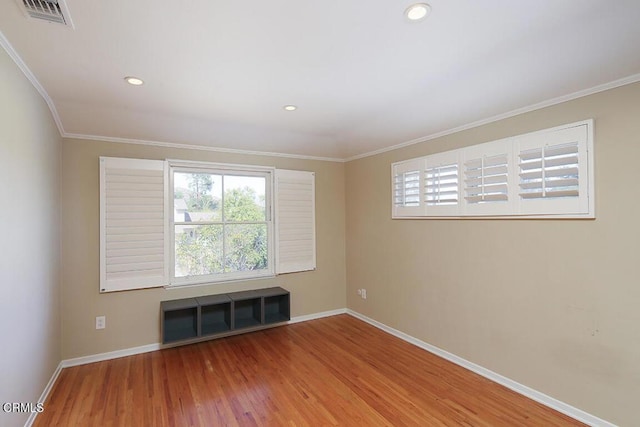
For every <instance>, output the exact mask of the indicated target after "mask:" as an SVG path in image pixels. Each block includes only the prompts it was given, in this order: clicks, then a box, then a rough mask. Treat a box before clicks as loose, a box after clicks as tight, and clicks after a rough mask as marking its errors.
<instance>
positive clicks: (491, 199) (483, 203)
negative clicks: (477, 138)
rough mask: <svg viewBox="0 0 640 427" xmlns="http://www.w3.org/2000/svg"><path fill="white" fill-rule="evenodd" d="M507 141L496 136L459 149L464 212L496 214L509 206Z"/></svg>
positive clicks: (508, 149)
mask: <svg viewBox="0 0 640 427" xmlns="http://www.w3.org/2000/svg"><path fill="white" fill-rule="evenodd" d="M511 150H512V147H511V141H509V140H500V141H494V142H489V143H484V144H479V145H476V146H472V147H468V148H466V149H464V150H463V159H464V160H463V168H464V183H463V188H464V190H463V193H464V200H465V205H464V212H465V213H466V214H467V215H498V214H501V213H505V210H510V208H511V206H510V203H509V202H510V201H511V198H512V197H511V196H510V190H511V187H512V185H510V180H511V173H512V169H513V167H512V165H511V164H510V163H511V157H512V156H511Z"/></svg>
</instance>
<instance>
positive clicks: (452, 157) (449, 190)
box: [423, 151, 460, 216]
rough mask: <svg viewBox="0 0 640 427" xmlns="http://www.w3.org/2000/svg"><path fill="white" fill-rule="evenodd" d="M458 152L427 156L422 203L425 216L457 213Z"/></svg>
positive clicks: (458, 193) (458, 184) (458, 190)
mask: <svg viewBox="0 0 640 427" xmlns="http://www.w3.org/2000/svg"><path fill="white" fill-rule="evenodd" d="M458 157H459V156H458V152H457V151H453V152H447V153H441V154H435V155H431V156H428V157H427V158H426V159H425V170H424V186H423V188H424V204H425V214H426V215H427V216H438V215H459V214H460V212H459V202H460V165H459V163H460V162H459V159H458Z"/></svg>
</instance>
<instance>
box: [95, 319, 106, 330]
mask: <svg viewBox="0 0 640 427" xmlns="http://www.w3.org/2000/svg"><path fill="white" fill-rule="evenodd" d="M106 327H107V316H98V317H96V329H104V328H106Z"/></svg>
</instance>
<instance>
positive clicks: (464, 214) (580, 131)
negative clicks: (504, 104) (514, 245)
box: [391, 119, 595, 219]
mask: <svg viewBox="0 0 640 427" xmlns="http://www.w3.org/2000/svg"><path fill="white" fill-rule="evenodd" d="M593 135H594V121H593V119H588V120H583V121H580V122H576V123H570V124H566V125H562V126H557V127H554V128H549V129H543V130H540V131H536V132H531V133H527V134H522V135H517V136H514V137H509V138H504V139H500V140H496V141H490V142H485V143H481V144H475V145H470V146H468V147H464V148H459V149H456V150H449V151H445V152H441V153H435V154H432V155H428V156H423V157H419V158H413V159H407V160H403V161H399V162H395V163H392V164H391V218H392V219H412V218H413V219H430V218H433V219H446V218H450V219H456V218H461V219H473V218H478V219H487V218H489V219H491V218H498V219H526V218H535V219H545V218H575V219H579V218H586V219H593V218H595V188H594V184H595V178H594V173H595V166H594V148H593V140H594V138H593ZM572 143H576V144H577V146H578V155H577V156H578V180H579V183H578V187H579V191H578V195H577V196H575V198H573V197H555V198H553V197H550V198H544V199H539V200H538V199H535V200H532V199H527V200H524V197H522V195H521V194H520V191H519V190H520V164H519V163H518V160H519V156H520V154H521V153H522V152H524V151H526V150H529V149H531V148H532V147H545V148H544V149H545V150H546V148H547V147H548V148H555V147H558V146H561V145H569V144H572ZM456 156H457V158H458V179H459V182H458V185H459V193H458V203H457V204H450V205H447V206H441V207H442V208H444V209H434V207H435V206H428V204H427V203H426V202H427V200H426V197H425V196H424V194H425V192H426V186H425V185H424V181H423V180H424V175H425V173H426V171H427V170H428V168H429V167H430V166H429V165H432V164H437V163H438V162H439V161H440V159H442V158H455V157H456ZM494 156H505V157H506V161H507V163H506V169H507V172H506V174H507V177H506V183H507V184H506V186H507V189H506V195H507V200H506V201H497V202H491V201H487V202H481V203H475V202H471V201H468V200H467V198H466V197H467V191H466V190H467V185H466V182H465V179H466V178H467V177H466V163H468V162H471V161H477V160H479V159H485V158H486V159H489V158H492V157H494ZM418 167H419V168H420V169H419V173H420V177H421V181H420V182H421V183H423V185H422V186H421V188H420V193H421V197H420V202H419V204H418V205H414V206H402V205H398V204H396V180H397V176H399V175H400V174H402V173H404V172H405V171H406V170H407V169H408V168H412V169H416V171H417V168H418ZM483 182H484V181H483ZM483 185H484V184H483Z"/></svg>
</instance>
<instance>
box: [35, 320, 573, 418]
mask: <svg viewBox="0 0 640 427" xmlns="http://www.w3.org/2000/svg"><path fill="white" fill-rule="evenodd" d="M320 425H322V426H331V425H336V426H337V425H341V426H514V425H516V426H577V425H582V424H581V423H579V422H578V421H575V420H573V419H571V418H569V417H567V416H565V415H563V414H560V413H558V412H556V411H554V410H552V409H550V408H547V407H545V406H543V405H541V404H539V403H537V402H534V401H532V400H530V399H528V398H526V397H524V396H522V395H519V394H517V393H515V392H513V391H511V390H509V389H507V388H505V387H503V386H501V385H499V384H496V383H493V382H491V381H489V380H488V379H486V378H484V377H481V376H479V375H477V374H475V373H473V372H470V371H468V370H466V369H464V368H461V367H459V366H457V365H455V364H453V363H451V362H448V361H446V360H444V359H441V358H439V357H437V356H435V355H433V354H431V353H428V352H426V351H424V350H422V349H420V348H418V347H415V346H413V345H411V344H409V343H407V342H405V341H402V340H400V339H398V338H396V337H393V336H391V335H389V334H387V333H385V332H383V331H381V330H379V329H377V328H375V327H373V326H371V325H368V324H367V323H364V322H362V321H360V320H358V319H355V318H353V317H351V316H348V315H338V316H333V317H328V318H323V319H317V320H312V321H308V322H304V323H297V324H292V325H287V326H282V327H277V328H273V329H268V330H264V331H260V332H253V333H250V334H244V335H238V336H233V337H228V338H222V339H218V340H213V341H208V342H202V343H198V344H193V345H188V346H183V347H176V348H172V349H165V350H161V351H156V352H152V353H145V354H139V355H135V356H128V357H123V358H120V359H114V360H109V361H104V362H97V363H92V364H88V365H83V366H76V367H70V368H65V369H64V370H63V371H62V372H61V373H60V376H59V377H58V380H57V381H56V384H55V385H54V387H53V389H52V391H51V393H50V394H49V397H48V399H47V401H46V402H45V411H44V412H43V413H41V414H39V415H38V417H37V418H36V421H35V423H34V426H96V427H104V426H114V427H115V426H123V427H128V426H158V427H160V426H320Z"/></svg>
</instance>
